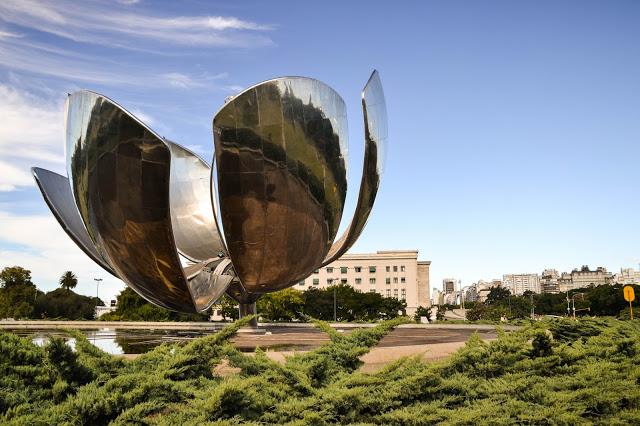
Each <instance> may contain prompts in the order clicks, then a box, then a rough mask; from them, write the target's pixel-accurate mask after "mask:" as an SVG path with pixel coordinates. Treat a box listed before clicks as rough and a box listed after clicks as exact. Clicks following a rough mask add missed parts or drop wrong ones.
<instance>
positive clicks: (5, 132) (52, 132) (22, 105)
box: [0, 84, 64, 191]
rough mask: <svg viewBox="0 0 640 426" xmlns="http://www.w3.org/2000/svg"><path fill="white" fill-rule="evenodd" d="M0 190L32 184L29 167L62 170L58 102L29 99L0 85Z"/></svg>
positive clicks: (60, 104) (11, 88) (59, 102)
mask: <svg viewBox="0 0 640 426" xmlns="http://www.w3.org/2000/svg"><path fill="white" fill-rule="evenodd" d="M0 99H2V101H1V102H0V117H2V126H0V158H1V159H2V160H0V190H1V191H12V190H15V189H17V188H19V187H21V186H30V185H33V178H32V177H31V173H30V171H29V169H30V167H31V166H33V165H35V163H37V164H41V163H45V164H46V165H47V166H52V167H53V168H56V169H58V170H60V169H64V153H63V148H62V117H63V115H62V99H58V100H57V101H52V100H47V99H43V98H41V97H36V96H33V95H31V94H29V93H27V92H24V91H21V90H18V89H15V88H13V87H10V86H6V85H3V84H0Z"/></svg>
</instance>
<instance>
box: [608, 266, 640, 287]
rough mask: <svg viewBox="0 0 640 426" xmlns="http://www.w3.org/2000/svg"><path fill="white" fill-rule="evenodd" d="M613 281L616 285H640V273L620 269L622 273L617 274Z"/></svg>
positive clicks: (630, 269)
mask: <svg viewBox="0 0 640 426" xmlns="http://www.w3.org/2000/svg"><path fill="white" fill-rule="evenodd" d="M613 281H614V282H615V283H616V284H623V285H629V284H640V271H636V270H634V269H633V268H620V273H619V274H615V276H614V277H613Z"/></svg>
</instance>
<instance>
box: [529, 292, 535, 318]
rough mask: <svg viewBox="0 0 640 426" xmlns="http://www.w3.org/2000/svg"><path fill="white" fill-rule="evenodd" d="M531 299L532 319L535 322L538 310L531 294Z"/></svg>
mask: <svg viewBox="0 0 640 426" xmlns="http://www.w3.org/2000/svg"><path fill="white" fill-rule="evenodd" d="M529 297H530V298H531V299H530V300H531V319H532V320H535V319H536V310H535V307H534V306H533V293H531V294H529Z"/></svg>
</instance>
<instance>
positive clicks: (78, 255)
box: [0, 210, 124, 300]
mask: <svg viewBox="0 0 640 426" xmlns="http://www.w3.org/2000/svg"><path fill="white" fill-rule="evenodd" d="M45 236H46V237H45ZM3 245H9V246H10V247H12V249H11V250H7V249H3ZM13 265H20V266H22V267H25V268H27V269H29V270H31V271H32V273H33V280H34V282H35V284H36V285H37V286H38V287H39V288H40V289H43V290H46V291H50V290H53V288H55V286H56V283H57V281H58V278H59V277H60V275H62V273H63V272H64V271H65V270H67V269H69V268H72V269H73V272H75V273H76V275H77V276H78V280H79V284H78V289H77V291H80V292H81V293H84V294H95V293H94V292H95V282H94V281H93V278H95V277H102V278H104V281H103V282H102V283H101V285H100V296H101V297H102V298H103V299H104V300H109V299H113V298H115V295H117V294H118V293H119V292H120V291H121V290H122V289H123V288H124V284H123V283H122V281H120V280H118V279H116V278H114V277H112V276H111V275H109V274H108V273H106V272H104V271H103V270H102V269H101V268H100V267H99V266H98V265H96V264H95V263H94V262H93V261H91V260H90V259H89V258H88V257H87V256H86V255H85V254H84V253H83V252H82V251H81V250H80V249H79V248H78V247H77V246H76V245H75V244H74V243H73V242H72V241H71V240H70V239H69V237H68V236H67V235H66V234H65V233H64V231H63V230H62V228H61V227H60V225H58V223H57V222H56V220H55V219H54V217H53V216H52V215H49V214H47V215H15V214H12V213H10V212H7V211H2V210H0V269H2V268H4V267H6V266H13Z"/></svg>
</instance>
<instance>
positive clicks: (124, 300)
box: [100, 287, 209, 321]
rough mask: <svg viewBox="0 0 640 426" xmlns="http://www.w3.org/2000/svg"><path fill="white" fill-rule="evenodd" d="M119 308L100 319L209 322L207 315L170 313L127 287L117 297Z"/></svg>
mask: <svg viewBox="0 0 640 426" xmlns="http://www.w3.org/2000/svg"><path fill="white" fill-rule="evenodd" d="M117 300H118V301H117V305H116V306H117V307H116V310H115V311H113V312H108V313H106V314H104V315H102V316H101V317H100V320H103V321H207V320H208V319H209V318H208V315H207V314H185V313H181V312H174V311H170V310H168V309H165V308H161V307H159V306H156V305H154V304H152V303H149V302H147V301H146V300H144V299H143V298H142V297H140V296H139V295H138V293H136V292H135V291H133V290H132V289H131V288H129V287H127V288H125V289H124V290H122V291H121V292H120V294H119V295H118V297H117Z"/></svg>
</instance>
